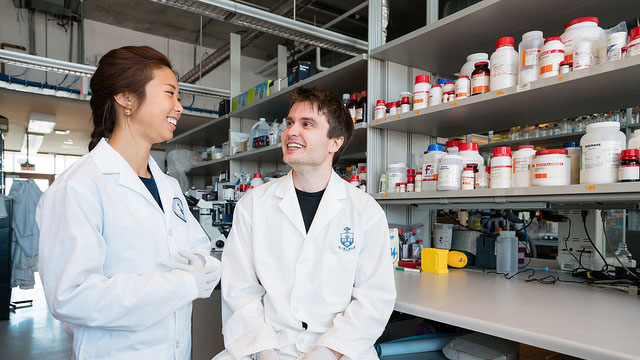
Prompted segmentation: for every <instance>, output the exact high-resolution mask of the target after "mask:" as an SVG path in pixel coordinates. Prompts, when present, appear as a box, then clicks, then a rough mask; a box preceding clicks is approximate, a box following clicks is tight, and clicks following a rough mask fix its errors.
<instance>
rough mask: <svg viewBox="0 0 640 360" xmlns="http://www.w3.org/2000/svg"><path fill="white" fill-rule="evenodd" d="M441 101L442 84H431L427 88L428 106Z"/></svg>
mask: <svg viewBox="0 0 640 360" xmlns="http://www.w3.org/2000/svg"><path fill="white" fill-rule="evenodd" d="M441 103H442V85H438V84H436V85H433V86H432V87H431V90H429V106H434V105H438V104H441Z"/></svg>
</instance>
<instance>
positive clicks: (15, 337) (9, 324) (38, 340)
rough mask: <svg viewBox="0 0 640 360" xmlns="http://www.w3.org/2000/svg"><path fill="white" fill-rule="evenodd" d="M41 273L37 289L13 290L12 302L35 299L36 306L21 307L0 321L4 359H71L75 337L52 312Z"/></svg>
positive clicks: (0, 341)
mask: <svg viewBox="0 0 640 360" xmlns="http://www.w3.org/2000/svg"><path fill="white" fill-rule="evenodd" d="M37 275H38V274H36V286H35V288H34V289H33V290H20V289H18V288H14V289H13V293H12V301H19V300H27V299H33V307H28V308H22V309H18V310H16V312H15V313H11V315H10V317H9V320H8V321H7V320H2V321H0V358H1V359H3V360H31V359H38V360H40V359H47V360H69V359H71V339H70V338H69V336H68V335H67V333H66V332H65V331H64V329H63V328H62V324H61V323H60V322H59V321H58V320H55V319H54V318H53V317H52V316H51V313H49V309H48V308H47V304H46V302H45V299H44V293H43V291H42V285H41V284H40V279H39V278H38V276H37Z"/></svg>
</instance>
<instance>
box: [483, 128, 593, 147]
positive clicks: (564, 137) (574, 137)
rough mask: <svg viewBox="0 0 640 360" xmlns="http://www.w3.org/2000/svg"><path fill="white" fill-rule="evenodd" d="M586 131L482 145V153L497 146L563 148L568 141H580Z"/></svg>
mask: <svg viewBox="0 0 640 360" xmlns="http://www.w3.org/2000/svg"><path fill="white" fill-rule="evenodd" d="M584 134H585V132H584V131H579V132H575V133H566V134H558V135H550V136H541V137H537V138H529V139H519V140H509V141H497V142H490V143H487V144H480V145H479V148H480V151H491V149H493V148H494V147H496V146H511V147H514V148H515V147H517V146H518V145H530V144H532V145H535V146H542V147H550V146H562V144H563V143H565V142H567V141H580V137H581V136H582V135H584Z"/></svg>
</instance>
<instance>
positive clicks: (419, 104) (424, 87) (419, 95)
mask: <svg viewBox="0 0 640 360" xmlns="http://www.w3.org/2000/svg"><path fill="white" fill-rule="evenodd" d="M430 89H431V85H430V84H429V75H418V76H416V82H415V85H414V86H413V109H414V110H416V109H423V108H426V107H427V106H429V90H430Z"/></svg>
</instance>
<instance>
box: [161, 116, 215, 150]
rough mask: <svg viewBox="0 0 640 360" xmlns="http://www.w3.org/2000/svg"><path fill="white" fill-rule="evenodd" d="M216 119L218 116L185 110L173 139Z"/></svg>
mask: <svg viewBox="0 0 640 360" xmlns="http://www.w3.org/2000/svg"><path fill="white" fill-rule="evenodd" d="M216 117H217V115H212V114H207V113H203V112H197V111H189V110H185V111H183V112H182V116H180V120H179V121H178V126H177V127H176V131H174V132H173V137H174V139H175V138H176V137H178V136H181V135H182V134H184V133H186V132H189V131H190V130H192V129H194V128H196V127H199V126H201V125H203V124H206V123H207V122H209V121H211V120H215V118H216ZM167 143H169V142H167Z"/></svg>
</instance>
